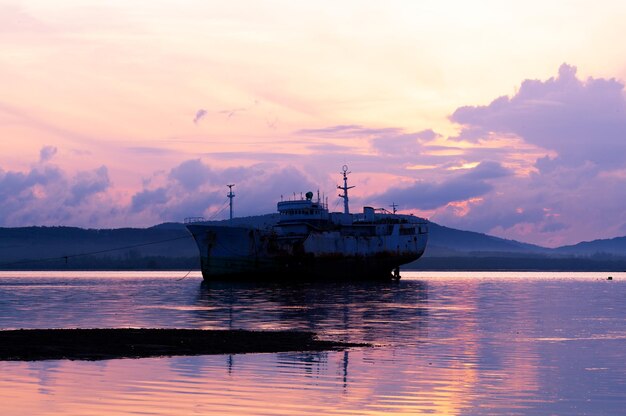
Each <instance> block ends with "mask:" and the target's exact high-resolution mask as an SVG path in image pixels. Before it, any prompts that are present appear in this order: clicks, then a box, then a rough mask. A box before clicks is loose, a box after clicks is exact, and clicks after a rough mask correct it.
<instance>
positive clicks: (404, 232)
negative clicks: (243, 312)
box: [185, 165, 428, 281]
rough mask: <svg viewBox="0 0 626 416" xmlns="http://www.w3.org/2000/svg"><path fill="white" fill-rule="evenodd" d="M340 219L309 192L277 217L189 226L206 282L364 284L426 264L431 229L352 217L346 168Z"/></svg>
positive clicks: (384, 215) (371, 212)
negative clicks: (417, 262) (423, 261)
mask: <svg viewBox="0 0 626 416" xmlns="http://www.w3.org/2000/svg"><path fill="white" fill-rule="evenodd" d="M341 173H342V174H343V186H339V185H338V186H337V188H338V189H340V190H342V191H343V193H342V194H340V195H339V197H341V198H343V205H344V210H343V212H330V211H329V209H328V202H327V200H326V201H324V199H323V198H320V196H319V191H318V193H317V198H314V194H313V192H307V193H306V194H305V195H304V196H301V197H300V198H299V199H297V198H295V197H294V198H293V199H290V200H281V201H280V202H278V203H277V211H278V213H277V214H271V215H265V216H256V217H245V218H242V219H240V218H236V219H234V218H233V198H234V196H235V195H234V193H233V191H232V188H233V186H234V185H228V187H229V189H230V191H229V193H228V195H227V197H228V198H229V200H230V219H229V220H223V221H218V222H209V221H204V220H203V219H202V218H193V219H187V220H186V221H185V223H186V227H187V229H188V230H189V232H191V234H192V235H193V237H194V239H195V241H196V243H197V245H198V249H199V251H200V265H201V270H202V276H203V278H204V280H209V281H210V280H214V281H229V280H243V279H245V280H248V279H253V280H255V279H264V280H268V279H269V280H287V281H301V280H323V279H330V280H359V279H399V278H400V269H399V268H400V266H401V265H403V264H407V263H410V262H412V261H415V260H417V259H418V258H420V257H421V256H422V254H423V253H424V250H425V248H426V243H427V241H428V224H427V221H426V220H424V219H422V218H419V217H416V216H413V215H402V214H398V213H397V212H396V205H395V204H393V205H392V206H393V212H390V211H388V210H386V209H375V208H373V207H369V206H366V207H363V211H362V212H361V213H358V214H352V213H350V207H349V198H348V190H349V189H352V188H354V186H348V174H349V173H350V172H348V167H347V166H345V165H344V166H343V169H342V172H341Z"/></svg>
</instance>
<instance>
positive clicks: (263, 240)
mask: <svg viewBox="0 0 626 416" xmlns="http://www.w3.org/2000/svg"><path fill="white" fill-rule="evenodd" d="M187 227H188V229H189V231H190V232H191V233H192V234H193V236H194V238H195V240H196V243H197V245H198V248H199V251H200V262H201V270H202V275H203V277H204V279H205V280H235V279H236V280H241V279H258V278H263V279H280V280H303V279H306V280H311V279H331V280H355V279H379V278H382V279H386V278H390V277H392V275H393V272H394V270H396V269H397V268H398V267H399V266H401V265H403V264H406V263H410V262H412V261H414V260H417V259H418V258H419V257H420V256H421V255H422V254H423V253H424V249H425V247H426V242H427V228H426V226H425V225H418V226H416V225H415V224H408V223H407V224H384V223H383V224H358V225H354V224H352V225H350V226H341V227H333V229H329V230H319V229H315V227H313V226H311V225H310V224H306V223H289V224H287V226H286V227H285V225H282V226H280V225H277V226H275V227H272V228H270V229H257V228H254V227H250V226H229V225H209V224H189V225H188V226H187ZM284 228H287V231H286V232H285V230H284ZM294 228H295V229H296V232H289V230H290V229H294Z"/></svg>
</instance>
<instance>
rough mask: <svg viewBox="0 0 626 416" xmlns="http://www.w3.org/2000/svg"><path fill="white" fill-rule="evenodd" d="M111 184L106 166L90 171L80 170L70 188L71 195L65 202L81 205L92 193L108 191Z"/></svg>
mask: <svg viewBox="0 0 626 416" xmlns="http://www.w3.org/2000/svg"><path fill="white" fill-rule="evenodd" d="M110 185H111V182H110V181H109V172H108V170H107V168H106V166H100V167H99V168H98V169H96V170H94V171H90V172H79V173H78V174H77V175H76V177H75V178H74V181H73V184H72V185H71V187H70V189H69V193H70V197H69V198H68V199H66V201H65V202H66V204H68V205H71V206H75V205H79V204H81V203H83V202H84V201H85V200H86V199H87V198H89V197H91V196H92V195H95V194H98V193H101V192H104V191H106V190H107V189H108V188H109V186H110Z"/></svg>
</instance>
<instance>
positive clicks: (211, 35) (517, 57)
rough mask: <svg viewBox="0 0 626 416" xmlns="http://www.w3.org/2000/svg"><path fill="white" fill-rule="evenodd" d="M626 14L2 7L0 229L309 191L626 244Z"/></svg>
mask: <svg viewBox="0 0 626 416" xmlns="http://www.w3.org/2000/svg"><path fill="white" fill-rule="evenodd" d="M624 22H626V2H623V1H602V0H596V1H586V0H580V1H575V0H572V1H558V0H555V1H534V0H528V1H524V2H521V1H471V2H468V1H445V0H442V1H408V0H407V1H392V0H391V1H385V2H382V1H362V0H359V1H341V2H336V1H332V2H331V1H328V2H326V1H317V2H299V1H263V2H259V1H237V0H233V1H228V2H222V1H219V2H218V1H208V0H198V1H191V0H189V1H184V0H181V1H164V0H133V1H128V0H124V1H121V0H120V1H115V0H102V1H94V0H57V1H49V0H32V1H27V0H24V1H11V0H0V48H1V49H0V50H1V51H2V52H1V53H0V86H1V88H0V91H1V94H0V226H4V227H13V226H26V225H72V226H82V227H92V228H101V227H136V226H150V225H154V224H158V223H161V222H165V221H182V220H183V218H185V217H190V216H204V217H205V218H212V217H214V218H225V216H226V215H227V212H226V211H221V212H220V210H221V209H222V208H223V207H224V204H225V203H226V202H227V199H226V193H227V191H228V188H226V184H227V183H235V184H236V186H235V192H236V194H237V196H236V198H235V214H236V215H238V216H243V215H251V214H259V213H266V212H273V211H274V210H275V203H276V202H277V201H279V200H280V198H281V195H283V196H284V197H287V196H289V195H293V193H294V192H296V193H297V194H298V195H299V194H300V192H306V191H308V190H313V191H316V190H318V189H319V191H320V192H322V193H324V194H325V195H327V196H328V197H329V205H330V208H331V209H333V208H334V209H335V210H340V209H341V206H340V202H341V201H339V198H338V197H337V196H336V194H337V193H336V189H335V187H336V185H337V184H338V183H339V182H340V175H339V172H340V171H341V166H342V165H344V164H347V165H348V166H349V167H350V170H351V171H352V172H353V173H352V174H351V175H350V181H351V184H352V185H356V188H354V189H353V190H352V194H351V196H353V197H352V198H351V205H352V208H353V211H358V210H360V207H361V206H362V205H371V206H375V207H386V208H388V207H389V205H390V204H392V203H396V204H398V205H399V207H400V210H401V212H403V213H414V214H416V215H420V216H424V217H427V218H429V219H430V220H432V221H434V222H437V223H439V224H442V225H447V226H450V227H455V228H459V229H465V230H472V231H479V232H485V233H489V234H492V235H496V236H499V237H504V238H511V239H516V240H520V241H524V242H530V243H535V244H540V245H544V246H558V245H563V244H572V243H576V242H579V241H582V240H592V239H596V238H609V237H615V236H622V235H626V208H625V206H626V205H625V202H624V201H626V92H625V89H624V85H625V84H626V42H625V41H624V39H626V25H624Z"/></svg>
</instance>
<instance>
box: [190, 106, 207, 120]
mask: <svg viewBox="0 0 626 416" xmlns="http://www.w3.org/2000/svg"><path fill="white" fill-rule="evenodd" d="M206 115H207V111H206V110H205V109H204V108H201V109H199V110H198V111H196V115H195V116H194V118H193V122H194V124H198V123H199V122H200V120H202V119H203V118H204V117H205V116H206Z"/></svg>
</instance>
